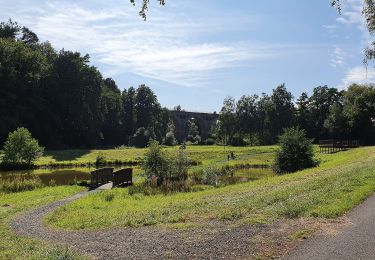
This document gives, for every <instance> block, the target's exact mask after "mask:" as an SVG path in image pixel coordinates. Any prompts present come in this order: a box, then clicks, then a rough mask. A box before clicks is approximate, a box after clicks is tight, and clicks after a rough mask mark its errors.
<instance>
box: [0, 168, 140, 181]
mask: <svg viewBox="0 0 375 260" xmlns="http://www.w3.org/2000/svg"><path fill="white" fill-rule="evenodd" d="M123 168H125V167H123ZM118 169H121V168H115V170H118ZM93 170H95V168H70V169H37V170H27V171H4V172H2V171H0V181H1V180H2V179H12V178H16V177H17V176H22V177H23V178H28V177H30V178H33V177H35V176H38V177H39V178H40V179H41V180H42V182H43V184H45V185H48V184H49V183H50V182H51V181H52V180H54V182H55V183H56V185H70V184H73V183H75V182H77V181H84V180H90V171H93ZM139 171H140V169H139V168H135V169H134V172H133V176H134V173H138V172H139Z"/></svg>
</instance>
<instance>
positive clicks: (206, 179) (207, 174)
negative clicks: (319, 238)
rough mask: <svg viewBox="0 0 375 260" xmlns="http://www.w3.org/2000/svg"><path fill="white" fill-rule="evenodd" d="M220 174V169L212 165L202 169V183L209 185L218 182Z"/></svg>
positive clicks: (215, 184) (214, 184)
mask: <svg viewBox="0 0 375 260" xmlns="http://www.w3.org/2000/svg"><path fill="white" fill-rule="evenodd" d="M219 175H221V170H220V169H218V168H215V167H213V166H209V167H207V168H205V169H203V178H202V183H203V184H206V185H211V186H217V185H218V184H219V180H218V176H219Z"/></svg>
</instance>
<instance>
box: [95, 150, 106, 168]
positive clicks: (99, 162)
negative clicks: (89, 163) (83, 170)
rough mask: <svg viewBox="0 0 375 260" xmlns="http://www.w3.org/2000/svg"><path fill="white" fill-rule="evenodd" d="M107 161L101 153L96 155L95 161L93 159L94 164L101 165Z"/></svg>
mask: <svg viewBox="0 0 375 260" xmlns="http://www.w3.org/2000/svg"><path fill="white" fill-rule="evenodd" d="M106 163H107V160H106V159H105V156H104V154H103V153H99V154H98V155H97V156H96V161H95V165H96V166H103V165H105V164H106Z"/></svg>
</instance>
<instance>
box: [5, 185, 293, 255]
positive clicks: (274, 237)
mask: <svg viewBox="0 0 375 260" xmlns="http://www.w3.org/2000/svg"><path fill="white" fill-rule="evenodd" d="M93 192H98V190H95V191H90V192H87V191H86V192H81V193H79V194H77V195H74V196H72V197H70V198H67V199H64V200H61V201H57V202H53V203H50V204H48V205H45V206H43V207H40V208H37V209H35V210H33V211H31V212H28V213H25V214H24V215H20V216H18V217H17V218H16V219H14V220H13V221H12V222H11V227H12V228H13V230H14V231H15V232H16V233H17V234H19V235H24V236H28V237H32V238H36V239H40V240H45V241H51V242H54V243H58V244H62V245H67V246H69V247H72V248H73V249H76V250H78V252H81V253H83V254H86V255H88V256H91V257H93V258H96V259H158V258H159V259H160V258H164V259H165V258H170V259H223V258H224V259H252V258H255V257H256V256H258V255H259V254H260V252H262V255H264V254H267V255H269V256H272V255H282V254H284V253H285V250H286V249H285V248H284V247H285V245H287V244H288V237H289V235H290V233H291V232H293V229H292V230H291V229H290V226H292V227H293V228H294V229H298V228H300V227H299V225H298V224H292V225H290V223H289V224H287V223H286V222H285V221H280V222H278V223H273V224H272V225H258V226H250V225H241V226H239V225H233V223H229V222H212V223H211V222H210V223H205V224H204V225H202V226H201V227H198V228H193V229H184V230H176V229H171V228H162V227H142V228H119V229H110V230H99V231H98V230H97V231H57V230H52V229H50V228H48V227H46V226H45V225H44V224H43V219H44V217H45V216H46V215H47V214H48V213H50V212H52V211H53V210H55V209H56V208H57V207H59V206H62V205H64V204H66V203H68V202H71V201H73V200H76V199H79V198H81V197H83V196H86V195H88V194H90V193H93ZM281 245H282V246H281Z"/></svg>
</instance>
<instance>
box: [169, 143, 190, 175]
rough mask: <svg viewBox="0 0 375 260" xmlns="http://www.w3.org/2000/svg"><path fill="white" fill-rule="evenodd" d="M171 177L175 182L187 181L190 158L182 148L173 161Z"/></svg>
mask: <svg viewBox="0 0 375 260" xmlns="http://www.w3.org/2000/svg"><path fill="white" fill-rule="evenodd" d="M170 166H171V167H170V168H171V169H170V175H171V176H170V177H172V178H173V179H174V180H181V181H182V180H186V179H187V177H188V170H189V158H188V157H187V156H186V153H185V149H184V148H183V147H180V148H179V149H178V152H177V155H175V156H174V157H173V158H172V159H171V165H170Z"/></svg>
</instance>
